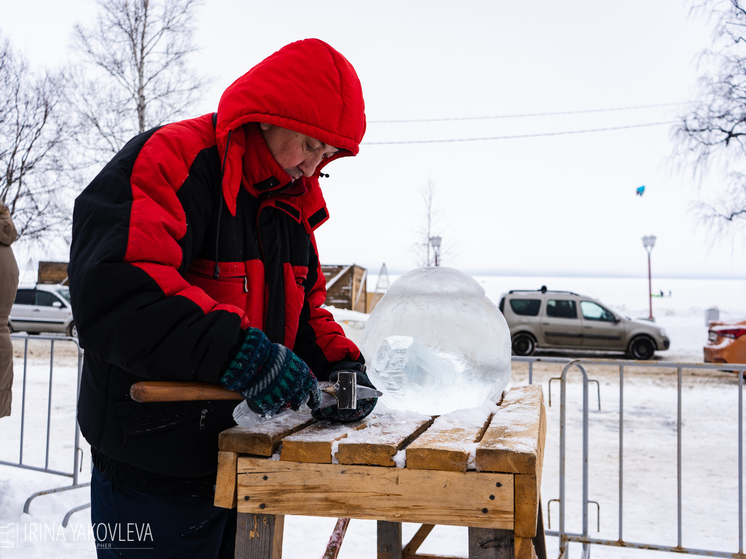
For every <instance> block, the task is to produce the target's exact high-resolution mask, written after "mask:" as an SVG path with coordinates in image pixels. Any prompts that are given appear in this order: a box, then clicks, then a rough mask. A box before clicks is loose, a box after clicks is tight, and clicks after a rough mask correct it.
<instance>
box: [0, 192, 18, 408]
mask: <svg viewBox="0 0 746 559" xmlns="http://www.w3.org/2000/svg"><path fill="white" fill-rule="evenodd" d="M16 237H18V232H17V231H16V227H15V225H13V221H12V220H11V219H10V210H9V209H8V207H7V206H6V205H5V204H4V203H3V202H2V201H0V417H7V416H9V415H10V407H11V403H12V400H13V394H12V391H11V389H12V388H13V343H12V342H11V340H10V330H9V329H8V317H9V316H10V310H11V308H12V307H13V302H14V301H15V299H16V289H18V264H17V263H16V258H15V256H14V255H13V249H12V248H10V245H12V244H13V241H15V240H16Z"/></svg>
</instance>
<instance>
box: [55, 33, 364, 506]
mask: <svg viewBox="0 0 746 559" xmlns="http://www.w3.org/2000/svg"><path fill="white" fill-rule="evenodd" d="M259 122H265V123H269V124H274V125H277V126H281V127H284V128H288V129H291V130H294V131H296V132H300V133H302V134H305V135H308V136H311V137H313V138H316V139H318V140H320V141H322V142H324V143H326V144H328V145H330V146H333V147H336V148H339V151H338V152H337V153H335V154H334V156H333V157H331V158H329V159H326V160H325V161H323V162H322V163H321V164H320V165H319V168H318V169H317V170H316V172H315V174H314V176H313V177H310V178H306V177H302V178H301V179H298V180H297V181H293V180H292V178H291V177H290V176H288V175H287V174H286V172H285V171H284V170H283V169H282V168H281V167H280V165H278V164H277V162H276V161H275V160H274V158H273V157H272V155H271V153H270V152H269V148H268V147H267V144H266V143H265V141H264V139H263V136H262V134H261V132H260V129H259V125H258V124H257V123H259ZM364 133H365V112H364V103H363V97H362V90H361V87H360V82H359V80H358V77H357V75H356V73H355V70H354V69H353V67H352V66H351V65H350V63H349V62H348V61H347V60H346V59H345V58H344V57H343V56H342V55H341V54H339V53H338V52H337V51H335V50H334V49H333V48H331V47H330V46H329V45H327V44H325V43H323V42H322V41H319V40H316V39H308V40H305V41H298V42H296V43H292V44H290V45H288V46H286V47H284V48H283V49H281V50H279V51H278V52H276V53H275V54H273V55H272V56H270V57H268V58H267V59H265V60H264V61H263V62H261V63H260V64H258V65H257V66H255V67H254V68H252V69H251V70H250V71H249V72H247V73H246V74H245V75H243V76H242V77H240V78H239V79H238V80H236V81H235V82H234V83H233V84H232V85H231V86H230V87H228V89H227V90H226V91H225V93H224V94H223V96H222V98H221V100H220V104H219V106H218V111H217V113H216V114H209V115H205V116H202V117H199V118H195V119H192V120H186V121H181V122H177V123H174V124H169V125H167V126H164V127H162V128H158V129H155V130H151V131H149V132H146V133H144V134H142V135H140V136H138V137H136V138H134V139H133V140H131V141H130V142H129V143H128V144H127V145H126V146H125V147H124V148H123V149H122V151H121V152H120V153H119V154H117V155H116V156H115V157H114V159H113V160H112V161H111V162H109V163H108V164H107V166H106V167H105V168H104V169H103V170H102V171H101V173H100V174H99V175H98V176H97V177H96V178H95V179H94V180H93V181H92V182H91V184H90V185H89V186H88V187H87V188H86V189H85V191H84V192H83V193H82V194H81V195H80V196H79V197H78V199H77V200H76V203H75V212H74V216H73V242H72V247H71V255H70V267H69V268H70V294H71V299H72V305H73V314H74V317H75V323H76V325H77V328H78V332H79V336H80V342H81V345H82V346H83V347H84V349H85V351H86V358H85V365H84V371H83V382H82V386H81V391H80V403H79V412H78V418H79V421H80V425H81V429H82V431H83V434H84V435H85V437H86V438H87V439H88V441H89V442H90V443H91V446H92V449H93V452H94V463H96V465H97V466H98V467H99V468H100V469H102V471H104V473H105V475H107V477H108V478H109V479H112V480H115V481H117V482H118V483H121V484H124V485H127V486H129V487H132V488H136V489H140V490H144V491H149V492H162V493H168V494H172V493H180V492H183V491H182V490H183V489H184V487H187V486H188V487H190V489H189V491H191V492H194V487H195V485H194V484H195V483H197V484H200V483H202V481H204V483H205V484H208V485H209V486H210V487H211V486H212V484H213V483H214V479H212V481H209V480H210V479H211V478H212V476H213V475H214V472H215V468H216V452H217V435H218V433H219V432H220V431H222V430H223V429H225V428H227V427H230V426H231V425H233V420H232V417H231V412H232V408H233V407H235V402H228V403H225V402H177V403H158V404H155V403H150V404H141V403H137V402H134V401H132V400H131V399H130V398H129V387H130V386H131V385H132V384H133V383H134V382H137V381H138V380H143V379H155V380H175V381H192V380H201V381H206V382H212V383H217V382H218V379H219V378H220V376H221V374H222V372H223V371H224V369H225V367H226V366H227V364H228V363H229V362H230V361H231V359H232V357H233V355H234V354H235V352H236V351H237V348H238V344H239V341H240V340H242V339H243V337H242V335H241V330H242V329H245V328H248V327H255V328H261V329H262V330H264V332H265V333H266V334H267V336H268V337H269V338H270V340H271V341H273V342H277V343H282V344H284V345H286V346H287V347H289V348H291V349H292V350H293V351H294V352H296V353H297V354H298V355H299V356H300V357H301V358H302V359H304V360H305V361H306V363H308V365H309V366H310V367H311V369H312V370H313V371H314V373H315V374H316V376H317V377H319V378H320V379H324V378H326V377H327V376H328V373H329V370H330V369H331V367H332V366H333V365H334V364H335V363H337V362H339V361H362V356H361V355H360V352H359V350H358V348H357V347H356V346H355V345H354V344H353V343H352V342H351V341H350V340H348V339H347V338H346V337H345V336H344V333H343V331H342V329H341V327H340V326H339V325H338V324H336V323H335V322H334V320H333V319H332V316H331V314H330V313H329V312H328V311H326V310H324V309H322V308H320V306H321V305H322V304H323V303H324V300H325V297H326V290H325V279H324V275H323V274H322V273H321V270H320V266H319V258H318V252H317V248H316V240H315V237H314V230H315V229H316V228H317V227H318V226H319V225H321V224H322V223H323V222H324V221H326V219H328V214H327V210H326V205H325V202H324V199H323V196H322V193H321V189H320V188H319V174H320V171H321V168H322V167H323V166H324V165H326V164H328V163H329V161H331V160H333V159H336V158H338V157H343V156H346V155H355V154H356V153H357V152H358V147H359V144H360V141H361V140H362V138H363V134H364ZM184 478H186V479H187V480H188V483H187V482H186V481H184ZM195 478H200V479H201V480H202V481H195ZM208 482H209V483H208ZM200 487H201V485H200ZM205 487H207V485H205Z"/></svg>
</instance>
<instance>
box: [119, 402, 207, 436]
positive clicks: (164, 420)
mask: <svg viewBox="0 0 746 559" xmlns="http://www.w3.org/2000/svg"><path fill="white" fill-rule="evenodd" d="M116 408H117V415H118V416H119V428H120V432H121V435H122V440H124V441H129V440H133V439H139V438H143V437H151V436H158V435H160V434H162V433H167V432H169V431H174V430H176V429H188V430H189V431H192V432H194V433H195V434H197V433H199V432H200V431H204V430H205V429H206V427H207V426H208V425H209V423H210V422H211V421H212V415H213V408H212V404H211V403H210V402H168V403H162V404H141V403H138V402H120V403H118V404H116Z"/></svg>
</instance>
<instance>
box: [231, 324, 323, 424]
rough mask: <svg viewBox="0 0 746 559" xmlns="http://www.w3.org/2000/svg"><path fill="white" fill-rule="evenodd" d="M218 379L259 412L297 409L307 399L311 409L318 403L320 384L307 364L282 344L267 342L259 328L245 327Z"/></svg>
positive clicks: (265, 413) (262, 413) (268, 413)
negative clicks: (244, 333)
mask: <svg viewBox="0 0 746 559" xmlns="http://www.w3.org/2000/svg"><path fill="white" fill-rule="evenodd" d="M220 382H221V384H222V385H223V386H225V387H226V388H228V389H229V390H235V391H236V392H239V393H241V395H242V396H243V397H244V398H246V402H247V403H248V405H249V407H250V408H251V410H252V411H253V412H255V413H257V414H259V415H265V416H266V415H276V414H278V413H280V412H282V411H284V410H286V409H288V408H289V409H293V410H297V409H298V408H300V406H302V405H303V404H304V403H305V402H306V400H307V401H308V407H309V408H311V409H312V410H314V409H316V408H318V407H319V404H320V403H321V391H320V390H319V383H318V382H317V381H316V377H315V376H314V374H313V373H312V372H311V369H309V368H308V365H306V364H305V363H304V362H303V360H302V359H301V358H300V357H298V356H297V355H295V353H293V352H292V351H290V350H289V349H288V348H286V347H285V346H284V345H281V344H273V343H272V342H270V341H269V339H268V338H267V336H265V335H264V332H262V331H261V330H259V329H258V328H249V329H248V331H247V333H246V337H245V338H244V341H243V343H242V344H241V348H240V349H239V350H238V353H236V356H235V357H234V358H233V361H231V363H230V365H228V368H227V369H226V370H225V371H224V372H223V375H222V376H221V377H220Z"/></svg>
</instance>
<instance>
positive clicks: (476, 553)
mask: <svg viewBox="0 0 746 559" xmlns="http://www.w3.org/2000/svg"><path fill="white" fill-rule="evenodd" d="M469 558H470V559H515V543H514V534H513V530H494V529H492V528H469Z"/></svg>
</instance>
